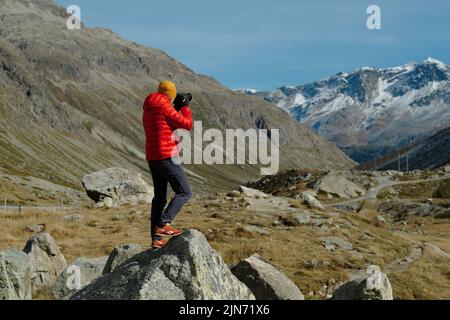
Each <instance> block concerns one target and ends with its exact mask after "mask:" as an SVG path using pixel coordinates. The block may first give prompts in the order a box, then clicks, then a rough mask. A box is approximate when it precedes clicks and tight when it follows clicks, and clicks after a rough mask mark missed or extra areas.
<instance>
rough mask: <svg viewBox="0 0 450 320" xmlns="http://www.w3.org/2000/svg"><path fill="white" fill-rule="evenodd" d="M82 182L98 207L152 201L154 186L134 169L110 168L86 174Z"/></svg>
mask: <svg viewBox="0 0 450 320" xmlns="http://www.w3.org/2000/svg"><path fill="white" fill-rule="evenodd" d="M81 183H82V184H83V187H84V188H85V189H86V192H87V194H88V196H89V197H90V198H91V199H92V200H94V201H95V202H96V206H97V207H103V206H106V207H113V206H120V205H123V204H127V203H129V204H137V203H139V202H147V203H151V201H152V197H153V188H152V187H150V186H149V185H148V184H147V182H145V181H144V179H142V176H141V174H140V173H138V172H135V171H133V170H127V169H122V168H108V169H105V170H101V171H98V172H95V173H92V174H89V175H86V176H84V177H83V179H82V180H81Z"/></svg>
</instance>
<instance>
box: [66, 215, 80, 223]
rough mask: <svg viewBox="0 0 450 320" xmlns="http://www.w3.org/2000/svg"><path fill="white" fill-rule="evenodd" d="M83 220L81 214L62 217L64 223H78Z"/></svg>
mask: <svg viewBox="0 0 450 320" xmlns="http://www.w3.org/2000/svg"><path fill="white" fill-rule="evenodd" d="M83 219H84V216H83V215H81V214H70V215H67V216H64V218H63V221H64V222H80V221H82V220H83Z"/></svg>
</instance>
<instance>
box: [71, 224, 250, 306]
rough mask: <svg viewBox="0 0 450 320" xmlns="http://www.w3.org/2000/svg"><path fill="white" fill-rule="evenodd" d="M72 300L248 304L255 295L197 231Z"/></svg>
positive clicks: (136, 260) (148, 254)
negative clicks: (210, 301)
mask: <svg viewBox="0 0 450 320" xmlns="http://www.w3.org/2000/svg"><path fill="white" fill-rule="evenodd" d="M71 299H73V300H90V299H95V300H98V299H99V300H104V299H107V300H167V299H170V300H172V299H173V300H183V299H186V300H210V299H211V300H217V299H219V300H236V299H240V300H249V299H254V295H253V294H252V292H251V291H250V290H249V288H248V287H247V286H246V285H245V284H243V283H242V282H240V281H239V280H238V279H237V278H236V277H235V276H234V275H233V274H232V273H231V271H230V269H229V268H228V266H227V265H226V264H225V263H224V262H223V260H222V258H221V257H220V256H219V255H218V254H217V253H216V252H215V251H214V250H213V249H212V248H211V247H210V245H209V244H208V242H207V240H206V238H205V236H204V235H203V234H201V233H200V232H198V231H195V230H189V231H185V232H184V233H183V234H182V235H180V236H179V237H176V238H173V239H172V240H170V242H169V243H168V244H167V245H166V246H165V247H164V248H163V249H161V250H148V251H144V252H142V253H140V254H138V255H136V256H134V257H133V258H131V259H129V260H128V261H126V262H124V263H122V264H121V265H120V266H118V267H117V268H116V269H115V270H114V271H113V272H112V273H109V274H106V275H104V276H102V277H101V278H99V279H97V280H95V281H94V282H92V283H91V284H90V285H88V286H87V287H85V288H83V289H81V290H80V291H78V292H77V293H75V294H74V295H73V296H72V297H71Z"/></svg>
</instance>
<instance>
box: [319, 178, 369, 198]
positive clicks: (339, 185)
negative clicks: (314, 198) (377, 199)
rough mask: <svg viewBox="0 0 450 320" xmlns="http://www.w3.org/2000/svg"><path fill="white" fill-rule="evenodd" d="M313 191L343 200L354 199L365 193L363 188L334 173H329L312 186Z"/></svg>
mask: <svg viewBox="0 0 450 320" xmlns="http://www.w3.org/2000/svg"><path fill="white" fill-rule="evenodd" d="M314 189H316V190H318V191H319V192H323V193H326V194H331V195H333V196H338V197H341V198H344V199H350V198H354V197H357V196H359V195H361V194H364V193H365V192H366V190H365V189H364V188H362V187H360V186H358V185H357V184H355V183H353V182H352V181H350V180H348V179H346V178H345V177H343V176H341V175H339V174H337V173H335V172H330V173H328V174H327V175H325V176H324V177H322V178H321V179H319V180H318V181H317V182H316V183H315V184H314Z"/></svg>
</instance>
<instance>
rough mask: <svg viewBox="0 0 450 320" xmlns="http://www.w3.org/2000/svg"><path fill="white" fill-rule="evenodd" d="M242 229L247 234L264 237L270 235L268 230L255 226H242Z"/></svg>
mask: <svg viewBox="0 0 450 320" xmlns="http://www.w3.org/2000/svg"><path fill="white" fill-rule="evenodd" d="M242 229H243V230H244V231H246V232H249V233H259V234H261V235H265V236H268V235H270V230H269V229H267V228H263V227H259V226H255V225H247V226H244V227H243V228H242Z"/></svg>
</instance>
